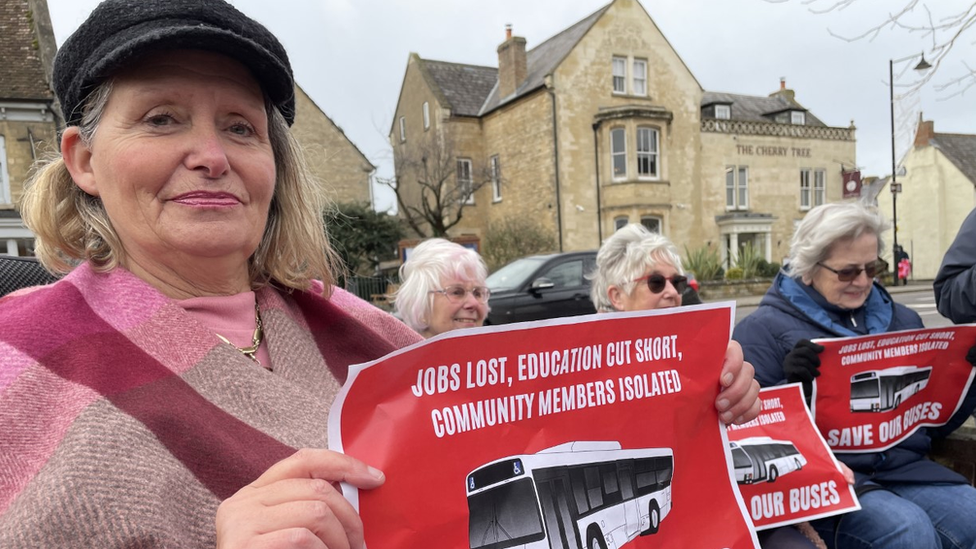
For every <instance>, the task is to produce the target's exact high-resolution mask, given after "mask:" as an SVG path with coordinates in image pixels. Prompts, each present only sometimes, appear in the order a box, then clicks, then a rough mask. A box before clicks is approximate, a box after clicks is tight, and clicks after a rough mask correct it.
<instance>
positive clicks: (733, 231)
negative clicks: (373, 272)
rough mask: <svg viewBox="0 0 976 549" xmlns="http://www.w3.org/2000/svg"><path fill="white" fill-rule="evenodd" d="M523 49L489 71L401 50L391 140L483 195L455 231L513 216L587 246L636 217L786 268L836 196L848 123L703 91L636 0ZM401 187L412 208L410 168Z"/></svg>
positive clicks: (785, 99) (731, 255) (782, 102)
mask: <svg viewBox="0 0 976 549" xmlns="http://www.w3.org/2000/svg"><path fill="white" fill-rule="evenodd" d="M526 43H527V41H526V39H524V38H521V37H518V36H512V35H511V33H510V32H508V34H507V36H506V40H505V41H504V42H503V43H502V44H501V45H500V46H499V47H498V67H497V68H493V67H480V66H471V65H462V64H456V63H445V62H441V61H433V60H426V59H423V58H421V57H420V56H419V55H417V54H411V55H410V59H409V62H408V65H407V70H406V73H405V75H404V80H403V85H402V87H401V90H400V98H399V102H398V105H397V110H396V115H395V118H394V124H393V128H392V129H391V135H390V140H391V143H392V144H393V147H394V154H395V156H398V157H401V158H409V157H422V158H425V159H428V161H429V159H430V158H431V156H430V155H429V154H428V155H423V154H420V153H419V152H418V151H421V150H426V149H428V148H430V145H429V144H430V143H436V144H438V146H439V149H438V147H434V149H435V150H439V153H440V154H442V155H443V156H445V157H448V159H449V160H450V165H451V167H452V170H453V171H454V173H453V177H454V180H453V182H452V184H453V185H455V186H456V187H457V186H459V187H461V188H464V187H466V186H467V187H471V186H473V187H475V188H477V190H476V191H475V192H474V194H473V196H471V197H470V198H469V199H468V200H467V205H466V207H465V209H464V211H463V218H462V221H461V222H460V223H459V224H458V225H457V226H456V227H455V228H453V229H452V231H451V233H452V235H453V236H456V235H457V234H462V233H470V234H476V235H482V236H483V235H484V234H485V233H486V231H487V229H488V228H489V227H490V226H491V225H492V223H496V222H499V221H502V220H505V219H507V218H519V217H521V218H530V219H533V220H536V221H537V222H538V223H539V224H540V225H541V226H543V227H544V228H545V229H546V230H548V231H551V232H552V233H553V235H554V236H555V239H554V240H555V241H556V242H558V247H559V249H561V250H565V251H569V250H583V249H593V248H596V247H598V246H599V245H600V243H601V242H602V241H603V239H604V238H605V237H606V236H608V235H609V234H611V233H612V232H613V231H614V230H615V229H616V228H617V227H619V226H621V225H622V224H625V223H628V222H641V223H644V224H645V225H646V226H648V227H650V228H652V229H654V230H658V231H660V232H662V233H663V234H665V235H667V236H669V237H670V238H671V239H672V240H673V241H674V242H676V243H677V244H678V245H679V247H680V246H682V245H687V246H688V247H689V248H695V247H698V246H703V245H704V246H712V247H714V249H716V250H717V251H719V252H720V254H721V255H722V257H723V258H727V259H728V264H734V263H735V257H736V255H737V253H738V251H739V249H740V247H741V246H744V245H746V244H747V243H754V244H755V245H757V246H758V247H759V249H760V250H761V252H762V253H763V255H765V257H766V258H767V259H768V260H771V261H781V260H782V258H783V256H785V255H786V253H787V251H788V248H789V240H790V237H791V236H792V232H793V228H794V226H795V224H796V223H797V222H798V221H799V220H800V219H801V218H802V217H803V215H804V213H805V212H806V211H807V210H808V209H809V208H810V207H812V206H814V205H817V204H820V203H823V202H834V201H839V200H841V199H842V189H841V186H842V175H841V172H842V169H844V168H846V169H851V168H852V167H853V166H855V165H856V164H855V137H854V133H855V132H854V128H853V126H850V127H830V126H828V125H827V124H825V123H824V122H822V121H821V120H820V119H818V118H817V117H816V116H814V115H813V114H812V113H811V112H809V111H808V110H807V109H806V108H805V107H803V105H801V104H800V103H798V102H797V101H796V99H795V97H794V94H793V92H792V90H789V89H786V86H785V82H783V83H781V86H780V89H779V90H776V91H775V92H774V93H772V94H771V95H769V96H768V97H754V96H745V95H736V94H731V93H716V92H708V91H705V90H703V89H702V87H701V85H700V84H699V82H698V81H697V79H696V78H695V76H694V75H693V74H692V73H691V71H690V70H689V68H688V67H687V66H686V65H685V64H684V62H683V61H682V60H681V58H680V57H679V55H678V53H677V52H675V51H674V49H673V48H672V47H671V45H670V43H669V42H668V41H667V39H666V38H665V37H664V35H663V34H662V33H661V31H660V30H659V29H658V27H657V26H656V25H655V23H654V21H653V20H652V19H651V18H650V16H649V15H648V13H647V12H646V11H645V10H644V8H643V6H641V4H640V3H639V2H638V1H637V0H613V1H612V2H611V3H610V4H608V5H606V6H604V7H603V8H601V9H599V10H597V11H596V12H595V13H593V14H591V15H590V16H588V17H586V18H585V19H583V20H581V21H579V22H578V23H576V24H575V25H573V26H571V27H569V28H567V29H565V30H563V31H562V32H560V33H559V34H557V35H555V36H553V37H552V38H549V39H548V40H546V41H545V42H543V43H541V44H539V45H538V46H536V47H534V48H532V49H526ZM445 164H447V163H446V162H445ZM426 166H428V167H429V162H428V164H426ZM397 180H398V184H399V185H400V187H401V194H402V195H403V196H404V198H405V200H404V202H405V203H406V204H405V205H410V204H411V203H415V201H416V200H417V199H418V196H419V185H418V184H417V181H418V174H417V170H416V165H414V166H413V167H412V169H402V168H401V166H400V165H399V164H398V166H397ZM479 182H480V183H481V184H483V185H482V186H480V187H479ZM411 201H414V202H411ZM402 208H403V205H401V209H402ZM486 245H490V243H486Z"/></svg>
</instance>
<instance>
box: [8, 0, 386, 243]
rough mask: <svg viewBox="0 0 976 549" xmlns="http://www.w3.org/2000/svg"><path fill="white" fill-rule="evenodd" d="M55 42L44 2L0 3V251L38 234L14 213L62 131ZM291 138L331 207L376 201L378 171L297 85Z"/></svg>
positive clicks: (52, 150)
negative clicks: (53, 77)
mask: <svg viewBox="0 0 976 549" xmlns="http://www.w3.org/2000/svg"><path fill="white" fill-rule="evenodd" d="M56 51H57V44H56V42H55V39H54V31H53V28H52V26H51V18H50V15H49V12H48V7H47V1H46V0H5V1H4V2H3V3H2V4H0V60H2V61H3V62H2V63H0V253H3V254H7V255H29V254H31V253H32V251H31V250H32V247H33V236H34V235H33V233H31V231H30V230H29V229H27V227H25V226H24V224H23V221H22V219H21V217H20V214H19V213H18V212H17V210H16V205H17V204H18V202H19V200H20V197H21V195H22V194H23V189H24V182H25V180H26V179H27V177H28V174H29V171H30V168H31V166H32V164H33V163H34V161H35V160H36V159H37V158H41V157H43V156H45V155H50V154H56V153H57V151H58V143H57V132H58V128H59V127H61V126H63V121H62V119H61V117H60V107H59V106H58V105H57V103H56V99H55V97H54V92H53V91H52V89H51V85H50V79H51V73H52V67H53V60H54V55H55V52H56ZM295 93H296V117H295V124H294V125H293V126H292V131H293V134H294V135H295V137H296V139H297V140H298V141H299V143H300V144H301V145H302V147H303V148H304V150H305V152H306V159H307V160H308V165H309V168H310V170H311V171H312V173H313V174H314V175H315V177H316V179H317V181H318V182H319V184H320V185H321V192H322V193H323V194H324V195H325V196H326V198H328V199H329V201H330V202H332V203H338V202H368V203H370V204H371V203H372V201H373V194H372V185H371V183H372V177H373V173H374V171H375V166H373V164H372V163H370V161H369V160H368V159H367V158H366V156H365V155H363V153H362V152H361V151H360V150H359V149H358V148H357V147H356V145H354V144H353V143H352V142H351V141H350V140H349V139H348V138H347V137H346V135H345V134H344V133H343V131H342V129H341V128H339V127H338V126H336V124H335V123H334V122H333V121H332V120H331V119H330V118H329V117H328V116H327V115H326V114H325V113H324V112H323V111H322V110H321V109H320V108H319V107H318V105H316V104H315V102H314V101H312V99H311V98H309V97H308V95H307V94H306V93H305V92H304V91H303V90H302V89H301V88H300V87H298V86H296V89H295Z"/></svg>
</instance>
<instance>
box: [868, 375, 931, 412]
mask: <svg viewBox="0 0 976 549" xmlns="http://www.w3.org/2000/svg"><path fill="white" fill-rule="evenodd" d="M931 375H932V367H931V366H926V367H924V368H919V367H918V366H896V367H894V368H887V369H885V370H871V371H868V372H861V373H859V374H854V375H852V376H851V412H886V411H888V410H894V409H895V408H897V407H898V406H899V405H901V403H902V401H904V400H907V399H908V397H910V396H912V395H914V394H915V393H917V392H919V391H921V390H922V389H924V388H925V386H926V385H928V384H929V377H930V376H931Z"/></svg>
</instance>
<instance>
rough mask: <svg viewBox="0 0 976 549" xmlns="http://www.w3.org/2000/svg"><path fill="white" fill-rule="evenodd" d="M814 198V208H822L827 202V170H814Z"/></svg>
mask: <svg viewBox="0 0 976 549" xmlns="http://www.w3.org/2000/svg"><path fill="white" fill-rule="evenodd" d="M812 198H813V205H814V206H820V205H822V204H824V203H825V202H826V201H827V170H823V169H821V170H814V172H813V197H812Z"/></svg>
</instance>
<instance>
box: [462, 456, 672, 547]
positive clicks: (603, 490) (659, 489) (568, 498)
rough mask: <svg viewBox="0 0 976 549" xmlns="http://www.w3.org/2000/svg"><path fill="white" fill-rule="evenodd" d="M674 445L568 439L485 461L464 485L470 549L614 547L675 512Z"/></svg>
mask: <svg viewBox="0 0 976 549" xmlns="http://www.w3.org/2000/svg"><path fill="white" fill-rule="evenodd" d="M673 472H674V455H673V453H672V450H671V449H670V448H638V449H631V450H622V449H621V448H620V443H618V442H613V441H600V442H582V441H578V442H568V443H566V444H560V445H559V446H554V447H552V448H548V449H546V450H542V451H541V452H539V453H537V454H525V455H516V456H509V457H506V458H502V459H499V460H495V461H492V462H491V463H487V464H485V465H483V466H481V467H479V468H477V469H475V470H474V471H472V472H471V473H470V474H469V475H468V477H467V480H466V488H467V495H468V538H469V547H470V548H471V549H504V548H506V547H519V549H522V548H526V549H530V548H538V549H550V548H553V549H556V548H558V549H583V548H586V549H608V548H610V549H617V548H619V547H620V546H622V545H624V544H625V543H627V542H629V541H631V540H633V539H634V538H636V537H637V536H638V534H640V535H646V534H654V533H656V532H657V530H658V528H659V527H660V525H661V521H662V520H663V519H664V517H666V516H668V513H669V512H670V511H671V478H672V475H673Z"/></svg>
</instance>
